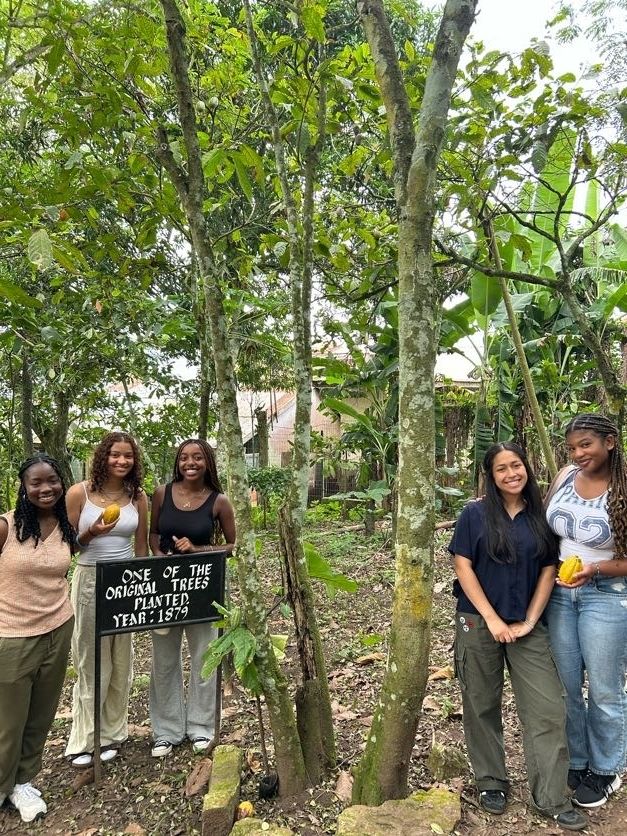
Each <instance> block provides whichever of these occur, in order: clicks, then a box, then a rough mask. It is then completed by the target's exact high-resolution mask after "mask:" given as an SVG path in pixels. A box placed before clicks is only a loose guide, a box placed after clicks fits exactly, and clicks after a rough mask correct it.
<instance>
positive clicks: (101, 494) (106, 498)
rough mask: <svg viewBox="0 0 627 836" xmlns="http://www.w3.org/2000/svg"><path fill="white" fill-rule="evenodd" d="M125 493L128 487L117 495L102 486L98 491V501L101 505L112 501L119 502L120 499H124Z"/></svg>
mask: <svg viewBox="0 0 627 836" xmlns="http://www.w3.org/2000/svg"><path fill="white" fill-rule="evenodd" d="M125 494H126V488H122V490H121V491H120V492H119V493H117V494H115V495H113V494H110V493H107V491H105V490H104V488H100V489H99V491H98V502H99V503H100V504H101V505H109V504H110V503H111V502H117V501H118V500H119V499H122V497H123V496H124V495H125Z"/></svg>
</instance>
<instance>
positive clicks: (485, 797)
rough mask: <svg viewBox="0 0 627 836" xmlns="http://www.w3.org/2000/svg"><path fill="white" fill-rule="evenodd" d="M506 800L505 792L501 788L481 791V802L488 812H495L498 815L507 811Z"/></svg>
mask: <svg viewBox="0 0 627 836" xmlns="http://www.w3.org/2000/svg"><path fill="white" fill-rule="evenodd" d="M506 801H507V799H506V798H505V793H504V792H501V790H484V791H483V792H480V793H479V804H481V806H482V807H483V809H484V810H486V811H487V812H488V813H494V814H495V815H497V816H498V815H500V814H501V813H504V812H505V803H506Z"/></svg>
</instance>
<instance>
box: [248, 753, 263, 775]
mask: <svg viewBox="0 0 627 836" xmlns="http://www.w3.org/2000/svg"><path fill="white" fill-rule="evenodd" d="M246 764H247V765H248V768H249V769H250V771H251V772H259V771H260V770H261V769H262V768H263V764H262V763H261V761H260V760H259V758H258V757H257V754H256V753H255V752H254V751H253V750H252V749H248V751H247V752H246Z"/></svg>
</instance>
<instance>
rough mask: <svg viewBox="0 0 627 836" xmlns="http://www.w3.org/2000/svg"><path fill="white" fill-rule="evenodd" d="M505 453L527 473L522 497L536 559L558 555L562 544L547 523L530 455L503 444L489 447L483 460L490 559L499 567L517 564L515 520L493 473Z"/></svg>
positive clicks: (517, 445) (513, 443) (516, 445)
mask: <svg viewBox="0 0 627 836" xmlns="http://www.w3.org/2000/svg"><path fill="white" fill-rule="evenodd" d="M503 451H508V452H510V453H514V455H516V456H518V458H519V459H520V460H521V462H522V463H523V465H524V466H525V470H526V472H527V484H526V485H525V487H524V488H523V490H522V493H521V497H522V499H523V500H524V501H525V504H526V512H527V519H528V520H529V527H530V529H531V531H532V534H533V536H534V539H535V541H536V551H535V554H534V557H535V558H536V559H540V558H543V557H546V556H548V555H555V554H557V545H558V540H557V537H556V536H555V534H553V532H552V531H551V529H550V528H549V526H548V523H547V521H546V516H545V512H544V507H543V504H542V494H541V493H540V488H539V487H538V482H537V481H536V477H535V475H534V472H533V470H532V469H531V467H530V465H529V461H528V459H527V455H526V453H525V451H524V450H523V448H522V447H521V446H520V445H519V444H516V443H515V442H514V441H501V442H499V443H498V444H493V445H492V446H491V447H489V448H488V450H487V451H486V454H485V457H484V459H483V469H484V472H485V498H484V508H485V518H486V534H487V537H486V539H487V549H488V554H489V556H490V557H491V558H492V560H495V561H496V562H497V563H514V562H515V561H516V544H515V543H514V542H513V540H512V536H511V524H510V523H511V519H510V516H509V514H508V513H507V510H506V508H505V504H504V502H503V497H502V495H501V492H500V491H499V489H498V488H497V486H496V482H495V481H494V474H493V472H492V467H493V465H494V459H495V458H496V457H497V456H498V454H499V453H502V452H503Z"/></svg>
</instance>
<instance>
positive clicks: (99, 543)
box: [78, 483, 139, 566]
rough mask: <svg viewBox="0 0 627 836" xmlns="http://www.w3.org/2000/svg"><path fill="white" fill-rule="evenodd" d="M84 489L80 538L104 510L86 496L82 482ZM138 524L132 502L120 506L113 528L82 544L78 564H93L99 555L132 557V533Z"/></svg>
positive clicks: (137, 516) (79, 520)
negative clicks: (118, 516)
mask: <svg viewBox="0 0 627 836" xmlns="http://www.w3.org/2000/svg"><path fill="white" fill-rule="evenodd" d="M83 488H84V490H85V504H84V505H83V510H82V511H81V515H80V517H79V519H78V536H79V538H80V535H81V532H82V531H87V529H88V528H89V526H90V525H91V524H92V523H95V522H96V520H97V519H98V517H99V516H100V515H101V514H102V512H103V511H104V508H100V507H98V505H96V504H95V503H93V502H92V501H91V499H89V497H88V496H87V488H86V487H85V483H83ZM138 524H139V514H138V512H137V508H136V507H135V506H134V505H133V503H132V502H129V503H128V505H122V506H120V518H119V519H118V521H117V523H116V525H115V528H113V529H112V530H111V531H110V532H109V533H108V534H101V535H99V536H98V537H94V538H93V540H91V542H90V543H88V544H87V545H86V546H83V547H82V548H81V551H80V555H79V558H78V565H79V566H95V565H96V560H97V558H99V557H107V558H111V557H125V558H131V557H133V543H132V539H133V535H134V534H135V532H136V531H137V526H138Z"/></svg>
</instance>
